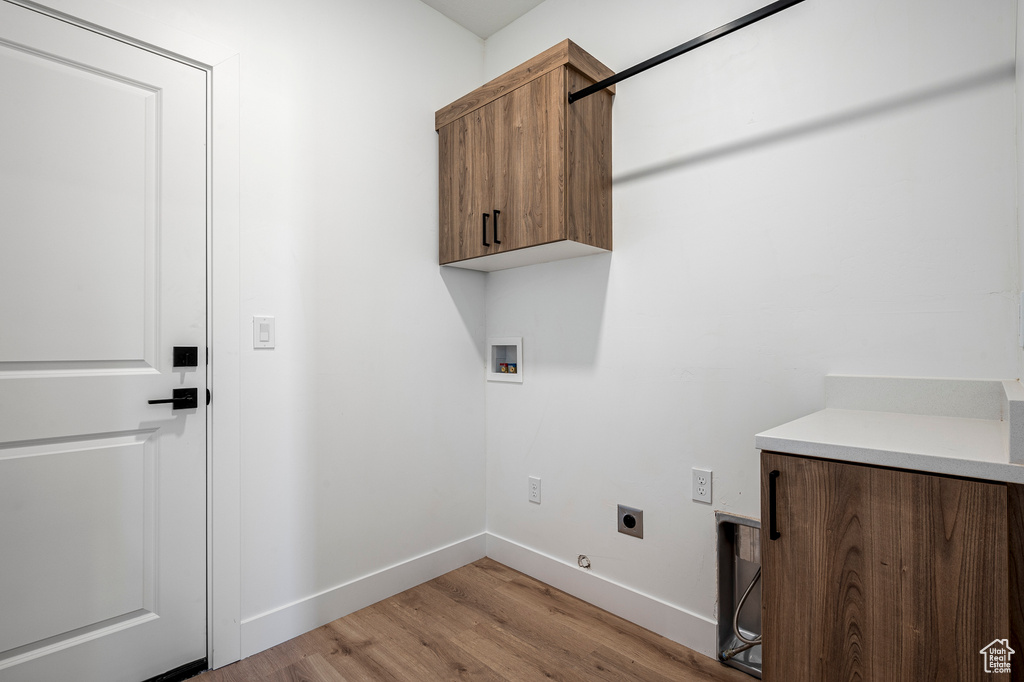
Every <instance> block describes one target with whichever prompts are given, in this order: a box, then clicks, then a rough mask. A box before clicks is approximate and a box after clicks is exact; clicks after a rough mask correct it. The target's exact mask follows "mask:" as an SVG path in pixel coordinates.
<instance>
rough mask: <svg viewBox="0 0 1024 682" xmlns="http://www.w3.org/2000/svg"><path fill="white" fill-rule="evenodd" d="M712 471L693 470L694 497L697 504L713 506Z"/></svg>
mask: <svg viewBox="0 0 1024 682" xmlns="http://www.w3.org/2000/svg"><path fill="white" fill-rule="evenodd" d="M712 483H713V481H712V478H711V469H697V468H694V469H693V486H692V497H693V499H694V501H696V502H704V503H706V504H711V486H712Z"/></svg>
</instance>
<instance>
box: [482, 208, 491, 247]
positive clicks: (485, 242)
mask: <svg viewBox="0 0 1024 682" xmlns="http://www.w3.org/2000/svg"><path fill="white" fill-rule="evenodd" d="M489 215H491V214H490V213H484V246H490V244H488V243H487V216H489Z"/></svg>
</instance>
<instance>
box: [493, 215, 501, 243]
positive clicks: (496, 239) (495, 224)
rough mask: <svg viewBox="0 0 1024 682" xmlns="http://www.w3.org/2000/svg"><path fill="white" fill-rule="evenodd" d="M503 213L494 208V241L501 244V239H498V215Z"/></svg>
mask: <svg viewBox="0 0 1024 682" xmlns="http://www.w3.org/2000/svg"><path fill="white" fill-rule="evenodd" d="M500 213H501V211H499V210H498V209H494V243H495V244H500V243H501V240H500V239H498V215H499V214H500Z"/></svg>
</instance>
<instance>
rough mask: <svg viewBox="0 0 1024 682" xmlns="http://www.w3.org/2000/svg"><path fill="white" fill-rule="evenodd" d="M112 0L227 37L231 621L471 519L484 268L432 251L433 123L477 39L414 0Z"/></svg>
mask: <svg viewBox="0 0 1024 682" xmlns="http://www.w3.org/2000/svg"><path fill="white" fill-rule="evenodd" d="M117 4H118V5H121V6H122V7H124V8H127V9H128V10H130V11H132V12H137V13H141V14H142V15H145V16H147V17H149V18H151V19H154V20H156V21H158V22H161V23H163V24H166V25H167V26H169V27H173V28H174V29H177V30H181V31H185V32H188V33H192V34H194V35H197V36H199V37H201V38H203V39H205V40H208V41H212V42H215V43H221V44H224V45H227V46H231V47H232V48H235V49H237V50H238V52H239V54H240V77H241V85H240V91H241V95H240V96H241V102H240V106H241V132H240V137H241V159H240V165H241V225H242V227H241V231H242V232H241V253H240V263H241V272H242V281H241V294H242V305H241V313H242V319H241V320H240V321H239V324H240V327H241V329H242V341H243V344H242V346H243V347H242V367H241V370H242V404H241V414H242V437H241V438H242V453H241V458H242V490H241V497H242V575H241V590H242V613H241V615H242V619H243V622H246V621H250V622H255V621H259V618H258V617H259V616H260V615H261V614H264V613H266V612H268V611H273V610H275V609H280V608H281V607H285V606H287V605H289V604H292V603H294V602H303V600H308V599H309V598H310V597H313V596H315V595H317V594H319V593H321V592H323V591H325V590H330V589H331V588H335V587H337V586H339V585H342V584H345V583H348V582H350V581H353V580H356V579H359V578H361V577H363V576H366V575H368V574H370V573H374V572H376V571H380V570H382V569H386V568H388V567H391V566H393V565H395V564H399V563H401V562H405V561H407V560H410V559H413V558H415V557H417V556H420V555H422V554H425V553H429V552H433V551H435V550H437V549H439V548H442V547H445V546H447V545H450V544H452V543H456V542H459V541H461V540H464V539H466V538H468V537H471V536H475V535H478V534H480V533H482V532H483V530H484V455H483V444H484V407H483V399H484V393H483V386H482V380H481V367H482V364H483V360H482V357H481V353H482V344H483V333H484V312H483V286H484V285H483V276H482V275H480V274H479V273H469V272H462V271H457V272H447V271H445V272H441V271H440V270H439V268H438V265H437V141H436V134H435V132H434V125H433V123H434V118H433V114H434V111H435V110H436V109H438V108H440V107H441V106H443V105H444V104H447V103H448V102H449V101H451V100H453V99H455V98H456V97H458V96H460V95H462V94H463V93H464V92H466V91H468V90H470V89H472V88H474V87H476V86H477V85H478V84H479V83H480V80H481V76H482V50H483V44H482V41H481V40H480V39H479V38H477V37H475V36H473V35H472V34H470V33H469V32H468V31H466V30H464V29H462V28H459V27H458V26H456V25H455V24H453V23H452V22H450V21H449V20H448V19H446V18H444V17H443V16H441V15H440V14H438V13H437V12H435V11H434V10H432V9H430V8H428V7H426V6H425V5H423V4H422V3H420V2H418V0H375V1H374V2H361V1H357V0H292V1H290V2H287V3H284V2H276V1H274V0H224V1H219V2H206V1H205V0H177V1H176V2H174V3H168V2H164V1H163V0H119V2H117ZM255 314H258V315H273V316H276V322H277V348H276V349H275V350H272V351H268V350H263V351H254V350H253V349H252V347H251V341H250V339H251V334H252V332H251V317H252V315H255ZM481 546H482V544H481ZM312 601H315V599H314V600H312ZM314 606H315V604H314ZM337 615H340V614H334V617H336V616H337ZM300 621H301V619H300ZM275 627H276V626H275ZM289 627H291V625H288V626H287V627H278V628H277V630H278V631H279V632H271V633H269V634H268V633H266V632H264V633H263V634H261V638H259V639H258V640H252V642H254V643H250V644H249V645H246V644H245V635H244V626H243V651H244V652H245V653H250V652H251V649H252V648H253V647H256V648H259V647H261V646H263V645H266V644H267V643H268V642H270V640H271V639H273V638H274V637H278V636H280V638H285V637H291V636H294V635H296V634H299V633H298V632H288V631H287V630H288V628H289ZM271 629H273V628H271ZM270 643H272V642H270Z"/></svg>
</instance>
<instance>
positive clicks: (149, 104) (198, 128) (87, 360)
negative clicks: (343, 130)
mask: <svg viewBox="0 0 1024 682" xmlns="http://www.w3.org/2000/svg"><path fill="white" fill-rule="evenodd" d="M0 92H2V93H3V96H2V97H0V548H2V551H0V680H2V681H3V682H22V681H37V680H38V681H43V680H46V681H47V682H53V681H55V680H75V681H79V680H81V681H83V682H91V681H95V682H100V681H103V682H110V681H118V680H123V681H125V682H133V681H138V680H143V679H147V678H149V677H152V676H155V675H158V674H160V673H163V672H166V671H168V670H170V669H172V668H175V667H178V666H180V665H182V664H185V663H189V662H192V661H195V660H197V659H201V658H203V657H205V655H206V537H205V530H206V479H205V477H206V449H205V448H206V409H205V387H206V369H205V345H206V281H205V279H206V277H205V273H206V253H205V245H206V150H205V135H206V74H205V72H203V71H201V70H199V69H195V68H193V67H191V66H188V65H185V64H181V63H179V62H175V61H173V60H170V59H167V58H165V57H162V56H159V55H156V54H153V53H151V52H148V51H145V50H142V49H139V48H137V47H135V46H132V45H129V44H127V43H124V42H121V41H118V40H114V39H111V38H109V37H105V36H103V35H101V34H99V33H96V32H93V31H88V30H85V29H82V28H79V27H76V26H73V25H71V24H69V23H66V22H63V21H60V20H57V19H54V18H52V17H48V16H45V15H44V14H41V13H38V12H35V11H31V10H27V9H25V8H22V7H19V6H17V5H13V4H11V3H9V2H6V0H0ZM176 345H177V346H196V347H198V348H199V359H200V364H199V366H198V367H194V368H173V367H172V349H173V347H174V346H176ZM177 387H194V388H196V389H197V390H198V393H199V396H200V401H199V406H198V407H197V408H195V409H184V410H172V406H171V405H168V404H159V405H151V404H149V403H148V400H151V399H162V398H170V397H171V393H172V389H174V388H177Z"/></svg>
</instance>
